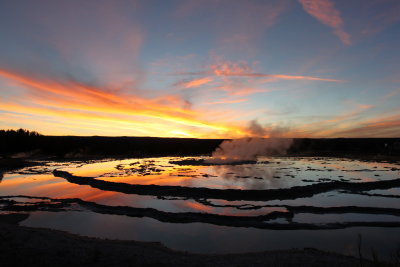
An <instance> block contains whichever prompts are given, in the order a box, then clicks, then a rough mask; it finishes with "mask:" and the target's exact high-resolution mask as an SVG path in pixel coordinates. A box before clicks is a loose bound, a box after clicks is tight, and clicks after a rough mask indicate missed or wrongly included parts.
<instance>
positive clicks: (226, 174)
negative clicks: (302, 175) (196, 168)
mask: <svg viewBox="0 0 400 267" xmlns="http://www.w3.org/2000/svg"><path fill="white" fill-rule="evenodd" d="M210 168H212V171H213V172H214V173H215V174H217V175H218V176H219V177H221V178H222V179H224V180H226V181H228V182H229V184H235V185H244V186H241V187H244V188H247V189H266V188H269V187H271V186H272V185H273V186H274V187H277V186H278V185H279V186H281V185H282V184H281V183H282V181H281V180H278V179H274V178H273V177H274V176H275V173H276V169H275V168H273V167H267V166H265V165H261V166H260V165H258V164H254V165H219V166H218V165H217V166H212V167H210Z"/></svg>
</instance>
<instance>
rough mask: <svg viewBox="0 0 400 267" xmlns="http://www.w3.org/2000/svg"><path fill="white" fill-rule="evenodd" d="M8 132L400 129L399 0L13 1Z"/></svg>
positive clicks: (7, 45) (8, 12)
mask: <svg viewBox="0 0 400 267" xmlns="http://www.w3.org/2000/svg"><path fill="white" fill-rule="evenodd" d="M0 32H1V34H0V129H17V128H26V129H29V130H35V131H39V132H40V133H42V134H46V135H104V136H160V137H197V138H237V137H243V136H254V135H256V136H265V137H267V136H270V135H274V134H277V135H281V136H290V137H400V1H399V0H348V1H339V0H337V1H333V0H277V1H273V0H254V1H253V0H248V1H245V0H201V1H200V0H181V1H173V0H142V1H139V0H138V1H106V0H104V1H100V0H86V1H74V0H68V1H64V0H48V1H44V0H35V1H32V0H17V1H1V2H0Z"/></svg>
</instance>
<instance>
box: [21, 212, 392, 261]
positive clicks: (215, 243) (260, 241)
mask: <svg viewBox="0 0 400 267" xmlns="http://www.w3.org/2000/svg"><path fill="white" fill-rule="evenodd" d="M22 225H27V226H33V227H47V228H53V229H59V230H64V231H69V232H72V233H77V234H81V235H87V236H93V237H102V238H114V239H115V238H116V239H122V240H132V239H133V240H138V241H151V242H155V241H157V242H161V243H162V244H164V245H166V246H167V247H169V248H172V249H177V250H182V251H191V252H199V253H235V252H249V251H264V250H276V249H292V248H304V247H308V248H310V247H313V248H318V249H321V250H326V251H335V252H340V253H344V254H347V255H354V256H357V253H358V246H357V240H358V235H359V234H360V235H361V236H362V249H363V256H364V257H369V258H371V248H373V249H374V250H375V252H377V253H378V255H379V256H380V257H383V258H389V256H390V255H389V254H390V253H392V252H394V251H395V250H396V249H397V245H398V243H399V236H400V228H380V227H352V228H347V229H339V230H318V231H316V230H285V231H278V230H259V229H254V228H236V227H226V226H217V225H212V224H205V223H188V224H181V223H179V224H176V223H162V222H159V221H157V220H154V219H149V218H131V217H126V216H115V215H102V214H96V213H90V212H68V213H67V212H57V213H50V212H34V213H32V214H31V216H30V217H29V218H28V219H27V220H25V221H23V222H22Z"/></svg>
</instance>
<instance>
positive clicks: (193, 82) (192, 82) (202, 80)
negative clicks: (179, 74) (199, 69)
mask: <svg viewBox="0 0 400 267" xmlns="http://www.w3.org/2000/svg"><path fill="white" fill-rule="evenodd" d="M212 81H213V79H212V78H210V77H204V78H199V79H193V80H190V81H181V82H178V83H177V84H176V85H178V86H181V87H183V88H196V87H200V86H202V85H205V84H208V83H210V82H212Z"/></svg>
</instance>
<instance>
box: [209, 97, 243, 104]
mask: <svg viewBox="0 0 400 267" xmlns="http://www.w3.org/2000/svg"><path fill="white" fill-rule="evenodd" d="M247 100H248V99H246V98H242V99H232V100H230V99H222V100H219V101H214V102H208V103H206V104H207V105H215V104H235V103H242V102H245V101H247Z"/></svg>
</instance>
